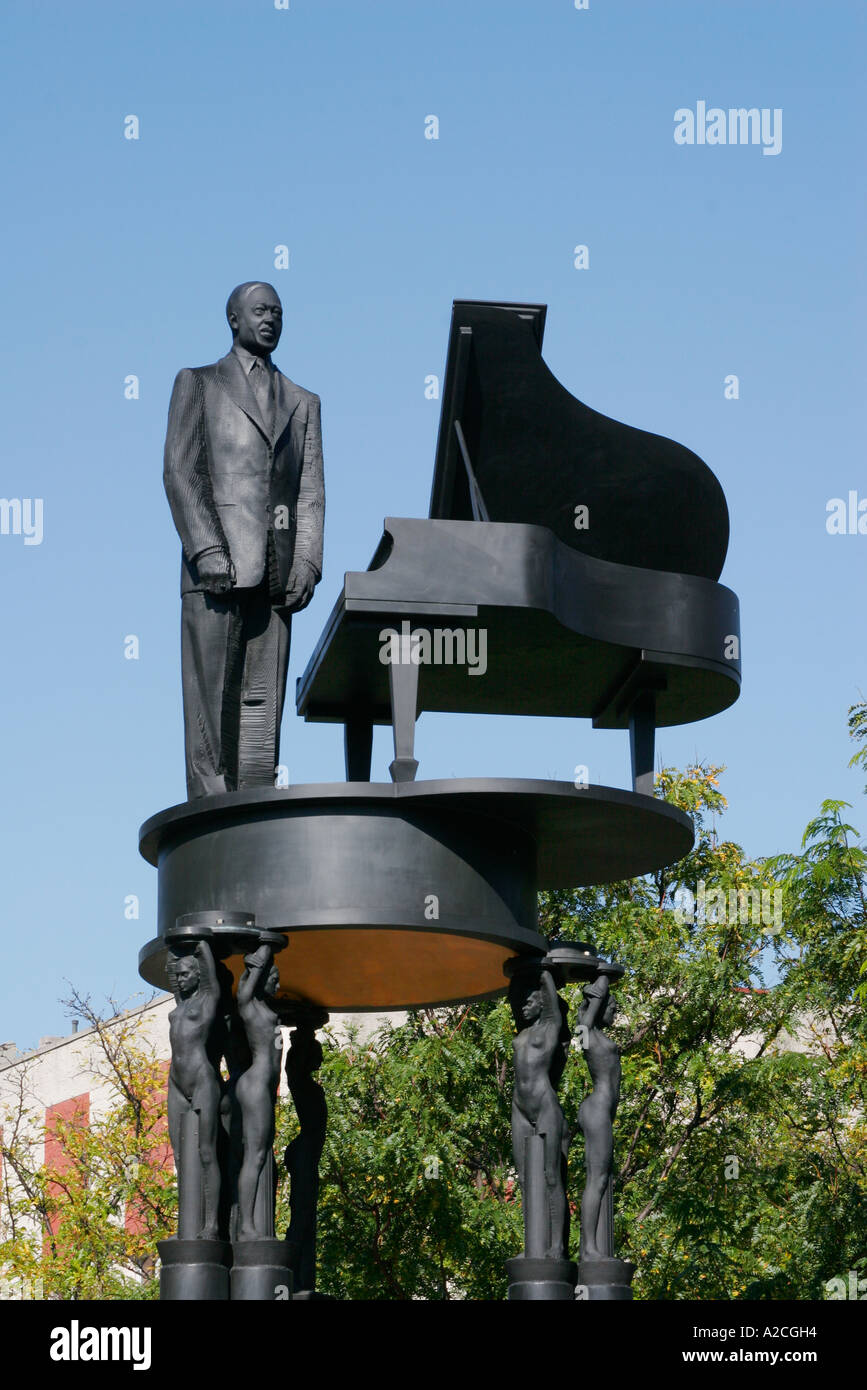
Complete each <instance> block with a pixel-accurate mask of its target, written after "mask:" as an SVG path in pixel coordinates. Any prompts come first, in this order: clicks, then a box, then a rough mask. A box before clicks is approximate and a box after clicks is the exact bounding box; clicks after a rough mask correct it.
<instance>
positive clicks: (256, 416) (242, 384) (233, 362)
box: [217, 352, 301, 444]
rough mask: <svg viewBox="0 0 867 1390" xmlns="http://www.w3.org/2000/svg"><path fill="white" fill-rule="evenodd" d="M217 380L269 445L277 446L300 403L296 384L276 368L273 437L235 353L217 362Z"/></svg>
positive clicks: (299, 394)
mask: <svg viewBox="0 0 867 1390" xmlns="http://www.w3.org/2000/svg"><path fill="white" fill-rule="evenodd" d="M217 380H218V381H219V383H220V385H221V386H222V388H223V390H224V391H225V392H226V394H227V395H229V396H231V398H232V400H233V401H234V402H235V405H237V406H238V407H239V409H240V410H243V412H244V414H245V415H247V416H248V417H249V418H250V419H251V420H252V421H253V424H254V425H255V426H256V428H257V429H258V430H260V431H261V432H262V434H263V435H264V436H265V438H266V439H267V440H268V442H269V444H270V443H274V444H276V443H277V440H278V439H279V438H280V436H281V434H282V433H283V431H284V430H285V429H286V426H287V425H288V424H289V421H290V420H291V419H292V416H293V415H294V414H295V411H296V410H297V408H298V404H299V402H300V400H301V392H300V391H299V390H298V387H297V386H296V385H295V383H294V381H290V380H289V378H288V377H287V376H284V375H283V373H282V372H281V371H279V369H277V368H275V369H274V433H273V436H270V435H269V434H268V430H267V428H266V426H265V421H264V420H263V419H262V412H261V411H260V409H259V402H258V401H257V400H256V396H255V394H254V391H253V388H252V386H251V385H250V381H249V378H248V376H247V373H246V372H245V371H244V368H243V367H242V366H241V363H240V361H239V360H238V358H237V357H236V356H235V354H234V352H228V353H226V356H225V357H221V358H220V360H219V362H218V363H217Z"/></svg>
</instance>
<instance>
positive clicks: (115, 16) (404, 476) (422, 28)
mask: <svg viewBox="0 0 867 1390" xmlns="http://www.w3.org/2000/svg"><path fill="white" fill-rule="evenodd" d="M865 14H867V11H865V9H864V6H863V4H861V3H860V0H833V3H831V4H825V5H819V4H816V3H804V0H761V3H760V4H757V3H756V2H755V0H730V2H729V3H711V0H661V3H653V0H590V8H589V9H588V10H586V11H577V10H575V8H574V5H573V3H572V0H523V3H518V2H517V0H439V3H437V4H421V3H415V4H414V3H410V2H409V0H401V2H400V3H399V2H398V0H366V3H365V4H363V5H361V4H358V3H357V0H291V8H290V9H289V10H288V11H277V10H275V9H274V6H273V3H272V0H231V2H230V0H172V3H169V0H148V3H147V4H144V5H123V4H118V3H117V0H111V3H95V2H94V0H82V3H79V4H77V5H74V6H71V5H62V6H61V5H51V6H48V5H35V4H33V3H32V0H7V3H6V6H5V23H4V29H5V36H4V42H3V49H2V68H3V72H2V82H0V104H2V130H3V134H4V152H3V170H4V175H3V177H4V193H5V199H4V202H5V216H4V219H3V228H2V233H0V236H2V240H3V263H4V267H5V270H6V275H5V292H4V303H5V309H6V332H5V333H4V335H3V344H2V354H3V381H4V385H5V391H4V396H5V409H4V430H3V455H2V458H3V466H2V482H0V493H2V494H3V495H4V496H6V497H9V498H14V497H19V498H37V497H39V498H42V499H44V538H43V541H42V544H41V545H38V546H37V545H32V546H25V545H24V540H23V537H22V536H12V535H8V536H0V574H2V583H3V590H4V594H5V603H4V623H3V629H4V634H3V647H4V654H5V680H4V682H3V687H2V695H0V701H2V717H3V734H4V738H3V764H2V767H3V771H2V787H3V794H2V798H0V802H2V808H0V815H2V832H0V847H2V866H0V872H2V902H3V914H4V932H5V939H6V942H7V950H6V958H5V965H6V974H5V981H4V984H3V986H2V990H0V998H2V1009H0V1041H2V1040H5V1039H7V1038H8V1039H15V1040H16V1041H17V1042H18V1044H19V1045H25V1044H31V1043H33V1042H35V1041H36V1039H37V1037H38V1036H39V1035H40V1034H43V1033H62V1032H65V1031H66V1029H67V1025H66V1022H65V1019H64V1014H63V1010H62V1009H61V1007H60V1006H59V1004H58V1002H57V1001H58V998H59V996H60V995H61V994H62V993H63V990H64V986H63V979H64V977H66V978H68V979H70V980H72V981H74V983H75V984H76V985H77V986H78V987H79V989H83V990H90V991H91V992H92V993H93V994H94V996H95V997H97V998H99V997H101V996H103V995H104V994H105V993H106V992H109V991H110V992H112V993H113V994H114V996H115V997H116V998H117V999H118V1000H126V999H127V998H128V997H129V996H130V995H131V994H132V993H133V992H134V991H135V990H136V989H138V988H140V987H142V986H141V985H140V982H139V981H138V977H137V972H136V957H137V952H138V948H139V946H140V945H141V944H142V943H143V942H144V941H145V940H146V939H147V938H148V937H149V936H150V935H152V934H153V920H154V911H155V901H156V875H155V872H154V870H153V869H152V868H150V867H149V866H148V865H146V864H145V863H144V862H143V861H142V860H140V859H139V857H138V852H137V829H138V826H139V823H140V822H141V821H142V820H144V819H145V818H146V817H147V816H149V815H151V814H153V813H154V812H156V811H158V810H160V809H161V808H163V807H165V806H168V805H170V804H172V803H174V802H176V801H179V800H181V799H183V796H184V781H183V744H182V728H181V713H180V660H179V620H180V604H179V599H178V592H177V583H178V550H179V544H178V541H177V537H176V535H175V533H174V530H173V527H172V524H171V519H170V516H169V512H168V507H167V505H166V502H165V498H164V494H163V490H162V482H161V456H162V444H163V437H164V431H165V418H166V410H167V406H168V399H169V393H170V389H171V384H172V380H173V377H174V374H175V372H176V371H177V370H178V369H179V368H180V367H181V366H188V365H198V364H201V363H204V362H211V361H213V360H214V359H215V358H216V357H218V356H220V355H222V353H223V352H224V351H225V350H226V348H227V347H228V336H227V328H226V325H225V321H224V318H223V305H224V303H225V299H226V295H227V293H228V291H229V289H230V288H231V287H232V286H233V285H234V284H235V283H236V282H238V281H240V280H245V279H252V278H258V277H262V278H267V279H270V280H273V282H274V283H275V284H276V286H277V288H278V289H279V291H280V293H281V295H282V297H283V301H284V306H285V314H286V327H285V331H284V336H283V341H282V343H281V345H280V348H279V350H278V352H277V353H276V354H275V360H276V361H277V363H278V365H279V366H280V367H281V368H282V369H283V370H284V371H285V372H286V373H287V375H289V376H290V377H292V378H293V379H294V380H296V381H299V382H300V383H301V384H303V385H304V386H307V387H309V388H311V389H313V390H315V391H317V392H318V393H319V394H320V395H321V397H322V402H323V433H324V445H325V460H326V470H327V472H326V481H327V492H328V512H327V523H326V549H325V575H324V579H323V582H322V584H321V585H320V588H319V590H318V592H317V597H316V599H315V601H314V603H313V605H312V606H311V608H310V609H309V610H308V611H307V612H306V613H305V614H304V615H303V616H302V617H301V618H300V619H299V620H297V621H296V623H295V627H294V632H293V657H292V667H291V671H290V684H291V688H292V690H293V691H294V680H295V677H296V676H297V675H298V674H300V672H301V671H302V670H303V668H304V666H305V665H306V662H307V658H308V656H309V654H310V651H311V650H312V647H313V645H314V643H315V641H316V639H317V637H318V635H319V632H320V630H321V627H322V624H323V623H324V621H325V618H326V617H327V615H328V612H329V611H330V608H331V605H332V603H333V601H334V599H335V598H336V596H337V594H338V592H339V590H340V587H341V583H342V577H343V573H344V571H345V570H347V569H362V568H364V567H365V566H366V565H367V563H368V561H369V559H370V556H371V554H372V552H373V549H374V547H375V545H376V542H377V540H378V538H379V536H380V534H381V529H382V519H383V517H384V516H385V515H387V514H390V515H396V516H402V515H403V516H423V515H425V514H426V511H427V505H428V498H429V491H430V481H431V471H432V465H433V453H434V444H435V438H436V428H437V421H438V414H439V404H438V402H432V401H428V400H426V399H425V397H424V378H425V376H426V375H427V374H428V373H438V374H439V373H441V372H442V369H443V364H444V354H445V346H446V337H447V332H448V324H449V315H450V306H451V301H452V299H453V298H455V297H468V298H480V299H486V298H490V299H509V300H524V299H526V300H532V301H540V302H543V303H546V304H548V306H549V311H548V328H547V335H546V345H545V356H546V360H547V362H548V364H549V366H550V367H551V369H552V370H553V372H554V373H555V375H556V376H557V377H558V378H559V379H560V380H561V381H562V383H563V384H564V385H565V386H566V387H567V388H568V389H569V390H570V391H572V392H573V393H574V394H575V395H577V396H578V397H579V398H581V399H582V400H584V401H586V402H587V404H589V405H591V406H593V407H594V408H595V409H598V410H601V411H603V412H605V413H606V414H610V415H613V416H615V417H616V418H618V419H622V420H624V421H627V422H628V423H630V424H634V425H638V426H640V427H643V428H645V429H650V430H654V431H658V432H660V433H663V434H667V435H670V436H672V437H673V438H675V439H677V440H680V441H681V442H683V443H684V444H687V445H688V446H689V447H690V448H692V449H694V450H695V451H696V452H697V453H699V454H700V455H701V456H702V457H703V458H704V459H706V461H707V462H708V464H709V465H710V466H711V468H712V469H713V470H714V472H715V473H716V475H717V477H718V478H719V480H720V482H721V483H722V485H723V487H724V489H725V491H726V494H727V497H728V502H729V508H730V512H731V517H732V544H731V548H730V552H729V559H728V562H727V565H726V568H725V571H724V574H723V580H724V582H726V583H727V584H729V585H730V586H731V587H732V588H734V589H735V590H736V592H737V593H738V594H739V596H740V599H741V607H742V617H743V662H744V687H743V694H742V698H741V700H740V702H739V703H738V704H737V705H736V706H735V707H734V708H733V709H732V710H730V711H729V712H727V713H726V714H724V715H721V716H719V717H718V718H716V719H714V720H711V721H709V722H706V723H703V724H698V725H692V726H689V727H687V728H685V729H682V730H669V731H664V732H663V733H662V734H661V736H660V739H659V750H660V752H661V755H662V756H663V758H664V760H665V761H666V763H683V762H685V761H687V760H689V759H691V758H695V757H699V758H707V759H711V760H713V761H715V762H718V763H725V764H726V765H727V767H728V772H727V773H726V776H725V779H724V782H723V790H724V791H725V792H726V794H727V795H728V797H729V800H730V805H731V810H730V813H729V815H728V816H727V817H726V820H725V822H724V823H723V824H724V828H725V830H726V831H727V833H728V834H729V835H730V836H731V837H733V838H736V839H738V840H739V841H740V842H741V843H743V845H744V846H745V848H746V849H747V850H748V851H749V852H750V853H754V854H761V853H771V852H774V851H777V850H782V849H787V848H793V847H795V845H796V844H797V841H798V839H799V837H800V834H801V832H802V830H803V826H804V824H805V823H806V821H807V820H808V819H809V817H810V816H811V815H812V814H813V813H814V811H815V809H816V807H817V805H818V803H819V801H820V800H821V799H822V798H824V797H829V796H840V797H845V798H847V799H849V800H852V801H854V802H855V803H856V804H855V809H854V811H853V813H852V816H853V819H854V822H855V824H856V825H859V826H863V827H864V828H867V803H865V802H864V801H863V800H862V799H861V791H862V789H861V779H860V778H859V777H858V776H857V775H856V774H855V773H853V772H850V771H847V767H846V763H847V760H848V757H849V754H850V751H851V750H850V747H849V745H848V741H847V737H846V728H845V718H846V710H847V707H848V705H849V704H850V703H852V702H853V701H854V700H855V699H857V698H858V694H859V686H860V687H861V688H863V689H864V690H867V666H865V635H867V634H865V603H864V600H863V590H864V577H865V571H867V536H829V535H828V534H827V532H826V529H825V506H826V502H827V500H828V499H829V498H831V497H834V496H843V497H845V496H846V495H847V493H848V491H849V490H850V489H853V488H854V489H860V490H861V491H860V492H859V496H860V495H861V494H862V493H863V494H864V495H865V496H867V477H865V471H864V462H863V460H864V451H863V442H864V422H863V398H864V390H863V381H864V375H865V350H864V331H863V323H864V274H863V245H864V218H863V203H864V179H863V170H864V157H863V139H864V125H863V106H862V101H861V93H862V90H863V83H862V78H863V71H864V63H865V42H864V39H865ZM700 100H703V101H705V102H706V103H707V104H708V106H714V105H717V106H721V107H724V108H728V107H737V106H757V107H759V108H762V107H767V108H781V109H782V111H783V145H782V152H781V153H780V154H779V155H778V156H776V157H766V156H763V154H762V152H761V149H760V148H758V147H755V146H747V147H740V146H735V147H709V146H704V147H698V146H693V147H684V146H678V145H676V144H675V142H674V139H673V131H674V112H675V111H676V110H677V109H678V108H681V107H690V108H692V109H695V106H696V103H697V102H698V101H700ZM130 114H135V115H137V116H138V117H139V120H140V139H139V140H137V141H131V140H126V139H125V138H124V135H123V128H124V126H123V123H124V117H125V116H127V115H130ZM430 114H435V115H436V116H437V117H438V118H439V122H440V138H439V140H437V141H431V140H426V139H425V138H424V121H425V117H426V116H427V115H430ZM280 243H285V244H287V245H288V246H289V248H290V268H289V270H286V271H277V270H275V269H274V268H273V255H274V252H273V248H274V247H275V246H276V245H278V244H280ZM578 243H586V244H587V245H588V246H589V248H590V268H589V269H588V270H586V271H576V270H575V269H573V265H572V248H573V247H574V246H575V245H576V244H578ZM130 373H134V374H136V375H137V376H138V377H139V379H140V383H141V394H140V399H139V400H137V401H128V400H125V399H124V392H123V383H124V378H125V377H126V376H127V375H128V374H130ZM727 373H736V374H737V375H738V376H739V378H740V391H741V395H740V399H739V400H738V401H727V400H725V399H724V397H723V381H724V377H725V376H726V374H727ZM128 634H135V635H136V636H137V637H138V638H139V640H140V649H141V656H140V660H138V661H127V660H125V659H124V655H123V644H124V638H125V636H127V635H128ZM417 751H418V756H419V758H420V760H421V768H420V775H421V776H450V775H453V774H454V775H460V776H465V775H488V776H503V775H515V776H529V777H532V776H542V777H557V778H564V779H566V778H571V776H572V770H573V768H574V766H575V765H576V763H586V764H588V766H589V768H590V773H591V779H592V780H593V781H596V782H602V783H609V784H612V785H621V786H624V785H626V784H627V776H628V768H627V751H628V750H627V740H626V737H625V736H624V735H622V734H616V733H606V732H594V731H593V730H592V729H591V728H590V727H589V724H586V723H582V724H579V723H577V722H567V721H554V720H551V721H524V720H506V719H500V718H496V719H494V718H489V719H480V718H471V717H466V716H431V715H425V716H423V718H422V719H421V721H420V724H419V728H418V739H417ZM389 756H390V754H389V749H388V746H387V741H386V734H385V732H384V731H383V732H382V733H380V734H378V736H377V743H376V747H375V768H374V776H375V777H379V778H384V777H385V776H386V775H387V774H386V764H387V761H388V758H389ZM284 761H286V762H287V763H288V764H289V767H290V771H291V777H292V780H293V781H297V782H301V781H328V780H334V779H340V778H342V775H343V767H342V738H341V733H340V730H339V728H338V727H336V726H335V727H331V726H315V725H308V726H304V725H302V724H301V722H300V721H299V720H297V719H296V717H295V714H294V705H293V706H291V707H290V708H288V709H287V713H286V718H285V721H284ZM128 894H137V895H138V896H139V898H140V904H141V906H140V918H139V920H138V921H128V920H125V918H124V910H123V905H124V899H125V896H126V895H128Z"/></svg>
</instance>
